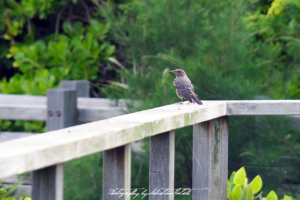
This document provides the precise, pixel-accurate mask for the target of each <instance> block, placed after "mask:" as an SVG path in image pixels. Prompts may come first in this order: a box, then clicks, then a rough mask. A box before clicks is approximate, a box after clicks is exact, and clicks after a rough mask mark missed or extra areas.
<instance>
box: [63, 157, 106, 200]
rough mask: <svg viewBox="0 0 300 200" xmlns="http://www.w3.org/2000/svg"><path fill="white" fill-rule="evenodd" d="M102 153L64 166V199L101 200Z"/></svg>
mask: <svg viewBox="0 0 300 200" xmlns="http://www.w3.org/2000/svg"><path fill="white" fill-rule="evenodd" d="M102 155H103V154H102V153H97V154H94V155H90V156H85V157H83V158H80V159H75V160H72V161H69V162H67V163H65V164H64V172H65V176H64V199H66V200H69V199H70V200H81V199H87V198H88V199H101V198H102V173H103V171H102V165H103V164H102V158H103V156H102Z"/></svg>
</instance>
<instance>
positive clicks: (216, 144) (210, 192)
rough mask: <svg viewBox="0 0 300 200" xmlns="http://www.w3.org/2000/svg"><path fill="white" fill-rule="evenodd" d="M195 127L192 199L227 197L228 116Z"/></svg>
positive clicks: (205, 199) (202, 199) (204, 199)
mask: <svg viewBox="0 0 300 200" xmlns="http://www.w3.org/2000/svg"><path fill="white" fill-rule="evenodd" d="M193 128H194V131H193V132H194V133H193V190H192V199H193V200H207V199H227V187H226V186H227V176H228V175H227V174H228V117H221V118H218V119H213V120H210V121H207V122H202V123H200V124H195V125H194V126H193Z"/></svg>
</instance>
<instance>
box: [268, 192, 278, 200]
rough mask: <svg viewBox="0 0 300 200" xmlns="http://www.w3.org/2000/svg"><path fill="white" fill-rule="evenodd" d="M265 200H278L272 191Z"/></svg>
mask: <svg viewBox="0 0 300 200" xmlns="http://www.w3.org/2000/svg"><path fill="white" fill-rule="evenodd" d="M266 200H278V197H277V195H276V193H275V192H274V191H273V190H272V191H271V192H270V193H269V194H268V196H267V197H266Z"/></svg>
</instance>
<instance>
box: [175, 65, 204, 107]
mask: <svg viewBox="0 0 300 200" xmlns="http://www.w3.org/2000/svg"><path fill="white" fill-rule="evenodd" d="M170 73H173V74H175V76H176V78H175V79H174V81H173V83H174V86H175V88H176V94H177V96H178V97H179V98H180V99H181V101H180V104H182V100H183V98H185V99H187V100H188V101H189V102H191V103H197V104H199V105H203V103H202V102H201V101H200V100H199V99H198V96H197V95H196V94H195V92H194V86H193V84H192V83H191V81H190V79H189V78H188V77H187V75H186V73H185V72H184V71H183V70H182V69H176V70H171V71H170Z"/></svg>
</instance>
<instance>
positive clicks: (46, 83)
mask: <svg viewBox="0 0 300 200" xmlns="http://www.w3.org/2000/svg"><path fill="white" fill-rule="evenodd" d="M63 30H64V31H65V33H66V34H67V36H66V35H63V34H59V35H55V36H53V37H52V39H50V40H49V41H43V40H39V41H36V42H34V43H33V44H30V45H27V44H19V45H17V46H12V47H11V48H10V50H9V54H8V55H7V56H8V57H13V58H14V62H13V66H14V67H16V68H18V69H19V70H20V72H21V73H22V74H23V75H21V74H15V75H14V76H13V77H12V78H11V79H10V80H9V81H7V80H6V79H5V78H4V79H3V80H2V82H0V91H1V92H2V93H9V94H12V93H19V94H35V95H45V94H46V91H47V89H49V88H53V87H55V86H57V85H58V84H59V82H60V81H61V80H66V79H74V80H77V79H79V80H80V79H85V80H91V81H95V80H96V79H97V78H98V76H97V73H98V70H99V67H98V63H103V62H105V59H106V58H108V57H109V56H111V55H112V53H113V52H114V49H115V48H114V46H112V45H110V44H109V43H107V42H104V41H103V39H104V38H105V34H106V33H107V31H108V27H107V26H106V27H103V26H102V24H101V23H100V22H98V21H96V20H91V25H89V26H87V28H84V27H83V25H82V23H80V22H76V23H75V24H74V26H71V25H70V24H68V23H64V24H63ZM85 30H86V34H85V37H83V34H84V32H85Z"/></svg>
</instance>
